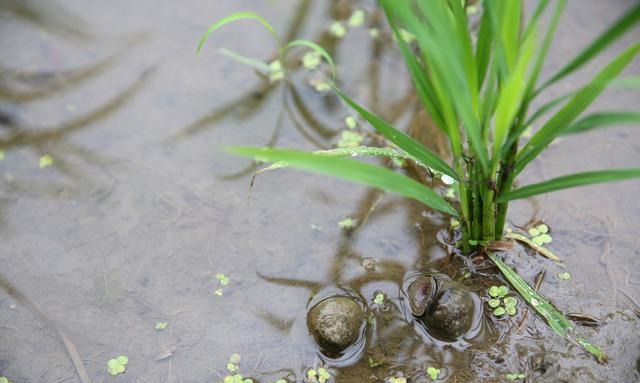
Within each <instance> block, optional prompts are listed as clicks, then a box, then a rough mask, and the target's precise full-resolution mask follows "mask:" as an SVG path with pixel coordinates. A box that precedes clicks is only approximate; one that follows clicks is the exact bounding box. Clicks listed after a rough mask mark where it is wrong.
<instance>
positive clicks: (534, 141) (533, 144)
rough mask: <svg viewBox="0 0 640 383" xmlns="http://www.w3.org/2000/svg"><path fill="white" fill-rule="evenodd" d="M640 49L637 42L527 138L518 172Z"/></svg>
mask: <svg viewBox="0 0 640 383" xmlns="http://www.w3.org/2000/svg"><path fill="white" fill-rule="evenodd" d="M638 52H640V43H638V44H634V45H632V46H631V47H629V48H628V49H627V50H625V51H624V52H622V53H621V54H620V55H618V56H617V57H616V58H615V59H614V60H613V61H611V62H610V63H609V64H608V65H607V66H606V67H605V68H604V69H603V70H601V71H600V73H598V75H597V76H596V77H595V78H594V79H593V81H591V83H590V84H589V85H587V86H585V87H584V88H582V89H580V90H579V91H578V92H577V93H576V94H575V95H574V96H573V97H572V98H571V99H570V100H569V101H568V102H567V104H566V105H565V106H564V107H562V109H560V110H559V111H558V112H557V113H556V114H555V115H554V116H553V117H551V118H550V119H549V121H547V123H546V124H545V125H544V126H543V127H542V128H541V129H540V130H539V131H538V132H537V133H536V134H535V135H534V136H533V137H532V138H531V140H529V142H527V144H526V145H525V146H524V147H523V148H522V150H521V151H520V154H518V157H517V159H516V164H515V169H516V174H517V173H520V172H521V171H522V169H524V167H525V166H526V165H527V164H528V163H529V162H531V160H533V159H534V158H535V157H536V156H537V155H538V154H540V153H541V152H542V151H543V150H544V149H545V148H546V147H547V145H549V144H550V143H551V142H552V141H553V140H554V139H555V138H556V137H557V136H558V134H560V132H561V131H562V129H563V128H565V127H566V126H568V125H569V124H571V123H572V122H573V121H574V120H575V119H576V118H577V117H578V116H579V115H580V114H581V113H582V112H583V111H584V110H585V109H586V108H587V107H588V106H589V105H591V103H592V102H593V101H594V100H595V99H596V98H597V97H598V95H600V93H602V91H603V90H604V89H605V88H606V87H607V85H608V84H609V83H610V82H611V80H613V79H614V78H615V77H617V76H618V74H620V72H622V70H623V69H624V68H625V67H626V66H627V65H628V64H629V63H630V62H631V61H632V60H633V58H634V57H635V56H636V55H637V54H638Z"/></svg>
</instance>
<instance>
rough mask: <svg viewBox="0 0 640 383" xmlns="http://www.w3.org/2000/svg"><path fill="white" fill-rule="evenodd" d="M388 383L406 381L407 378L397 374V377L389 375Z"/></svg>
mask: <svg viewBox="0 0 640 383" xmlns="http://www.w3.org/2000/svg"><path fill="white" fill-rule="evenodd" d="M389 383H407V378H405V377H402V376H399V377H395V376H393V377H391V378H389Z"/></svg>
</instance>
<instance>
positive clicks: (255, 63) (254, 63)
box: [218, 48, 271, 73]
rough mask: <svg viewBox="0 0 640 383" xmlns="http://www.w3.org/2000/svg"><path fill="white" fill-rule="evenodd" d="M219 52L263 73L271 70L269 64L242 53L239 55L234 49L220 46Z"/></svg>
mask: <svg viewBox="0 0 640 383" xmlns="http://www.w3.org/2000/svg"><path fill="white" fill-rule="evenodd" d="M218 51H219V52H220V53H222V54H223V55H225V56H227V57H229V58H230V59H233V60H236V61H237V62H239V63H241V64H244V65H247V66H250V67H252V68H255V69H258V70H261V71H263V72H265V73H269V72H271V68H270V67H269V65H267V64H265V63H263V62H262V61H260V60H256V59H252V58H251V57H247V56H244V55H241V54H240V53H236V52H234V51H231V50H229V49H226V48H220V49H219V50H218Z"/></svg>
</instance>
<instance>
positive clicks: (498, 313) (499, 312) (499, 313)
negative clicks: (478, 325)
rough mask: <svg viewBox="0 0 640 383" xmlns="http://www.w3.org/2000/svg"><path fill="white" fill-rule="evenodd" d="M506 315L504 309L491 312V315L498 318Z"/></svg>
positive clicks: (500, 308)
mask: <svg viewBox="0 0 640 383" xmlns="http://www.w3.org/2000/svg"><path fill="white" fill-rule="evenodd" d="M505 313H506V310H505V309H504V307H498V308H496V309H495V310H493V315H495V316H497V317H500V316H503V315H504V314H505Z"/></svg>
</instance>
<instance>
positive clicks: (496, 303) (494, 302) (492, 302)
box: [487, 299, 500, 308]
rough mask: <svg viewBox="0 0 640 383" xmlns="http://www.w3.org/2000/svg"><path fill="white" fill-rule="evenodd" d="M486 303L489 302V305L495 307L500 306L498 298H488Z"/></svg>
mask: <svg viewBox="0 0 640 383" xmlns="http://www.w3.org/2000/svg"><path fill="white" fill-rule="evenodd" d="M487 303H488V304H489V307H491V308H496V307H498V306H500V299H489V301H487Z"/></svg>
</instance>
